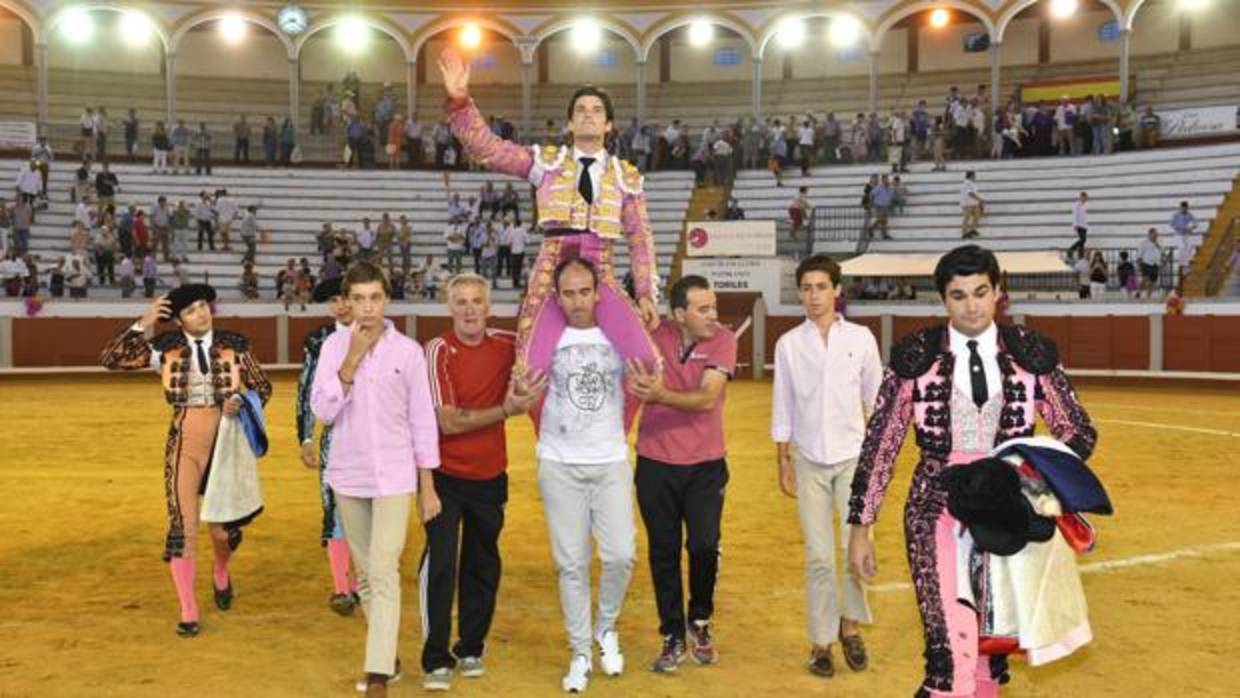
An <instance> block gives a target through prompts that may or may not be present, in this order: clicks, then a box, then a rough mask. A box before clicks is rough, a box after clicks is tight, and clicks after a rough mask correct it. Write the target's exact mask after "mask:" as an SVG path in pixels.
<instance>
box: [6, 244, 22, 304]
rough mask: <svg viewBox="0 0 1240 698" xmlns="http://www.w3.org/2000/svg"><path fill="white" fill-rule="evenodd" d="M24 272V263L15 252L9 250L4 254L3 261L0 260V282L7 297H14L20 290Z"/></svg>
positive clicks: (19, 293)
mask: <svg viewBox="0 0 1240 698" xmlns="http://www.w3.org/2000/svg"><path fill="white" fill-rule="evenodd" d="M25 272H26V265H25V264H23V263H22V261H21V260H20V259H18V256H17V253H16V252H14V251H13V250H9V251H8V252H6V253H5V255H4V261H0V284H3V285H4V295H5V296H8V297H9V298H16V297H18V296H20V295H21V292H22V276H23V275H24V274H25Z"/></svg>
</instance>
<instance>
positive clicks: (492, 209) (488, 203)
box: [478, 180, 499, 220]
mask: <svg viewBox="0 0 1240 698" xmlns="http://www.w3.org/2000/svg"><path fill="white" fill-rule="evenodd" d="M478 215H479V216H485V217H488V218H489V219H490V220H495V218H496V216H498V215H499V192H497V191H495V184H494V183H492V182H491V181H490V180H487V181H485V182H483V183H482V186H481V187H479V189H478Z"/></svg>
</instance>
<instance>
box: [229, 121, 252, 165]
mask: <svg viewBox="0 0 1240 698" xmlns="http://www.w3.org/2000/svg"><path fill="white" fill-rule="evenodd" d="M250 133H251V129H250V124H249V122H248V121H246V120H245V114H242V115H241V118H240V119H237V123H235V124H233V163H234V164H238V165H239V164H241V163H243V162H244V163H246V164H247V165H248V164H250Z"/></svg>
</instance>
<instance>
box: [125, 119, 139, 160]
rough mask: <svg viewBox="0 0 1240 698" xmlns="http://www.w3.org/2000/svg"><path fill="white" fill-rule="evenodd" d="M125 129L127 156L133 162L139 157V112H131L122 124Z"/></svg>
mask: <svg viewBox="0 0 1240 698" xmlns="http://www.w3.org/2000/svg"><path fill="white" fill-rule="evenodd" d="M121 123H122V125H123V127H124V129H125V156H126V157H128V158H129V161H130V162H133V161H134V160H135V159H136V157H137V155H138V126H139V125H140V124H139V122H138V112H136V111H134V110H133V109H130V110H129V115H128V116H126V117H125V120H124V121H123V122H121Z"/></svg>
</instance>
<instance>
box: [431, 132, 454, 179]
mask: <svg viewBox="0 0 1240 698" xmlns="http://www.w3.org/2000/svg"><path fill="white" fill-rule="evenodd" d="M431 140H432V141H433V142H434V144H435V169H437V170H442V169H443V168H444V164H445V163H444V156H445V155H447V153H448V148H450V147H451V146H452V131H451V130H449V128H448V124H447V122H444V121H440V122H439V123H437V124H435V128H434V129H432V130H431Z"/></svg>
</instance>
